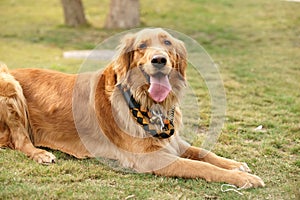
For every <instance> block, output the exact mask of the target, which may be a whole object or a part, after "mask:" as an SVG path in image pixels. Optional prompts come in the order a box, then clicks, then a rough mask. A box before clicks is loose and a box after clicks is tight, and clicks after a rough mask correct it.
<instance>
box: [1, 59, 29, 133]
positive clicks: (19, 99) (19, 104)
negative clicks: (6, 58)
mask: <svg viewBox="0 0 300 200" xmlns="http://www.w3.org/2000/svg"><path fill="white" fill-rule="evenodd" d="M0 123H2V124H5V126H6V127H7V128H11V127H19V126H23V127H24V128H25V130H26V131H27V132H28V134H29V136H31V131H30V124H29V119H28V108H27V102H26V99H25V96H24V94H23V89H22V87H21V85H20V83H19V82H18V81H17V80H16V79H15V78H14V77H13V76H12V75H11V74H10V73H9V71H8V68H7V66H6V65H5V64H4V63H1V62H0ZM0 125H1V124H0ZM0 128H1V127H0ZM2 128H3V127H2Z"/></svg>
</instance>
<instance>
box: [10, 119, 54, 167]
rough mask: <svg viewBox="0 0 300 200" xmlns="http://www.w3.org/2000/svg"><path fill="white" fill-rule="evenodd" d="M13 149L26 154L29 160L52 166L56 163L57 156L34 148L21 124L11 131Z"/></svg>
mask: <svg viewBox="0 0 300 200" xmlns="http://www.w3.org/2000/svg"><path fill="white" fill-rule="evenodd" d="M10 135H11V145H12V146H11V148H13V149H16V150H19V151H21V152H23V153H25V154H26V155H27V156H28V157H29V158H31V159H33V160H34V161H36V162H38V163H40V164H50V163H54V162H55V159H56V158H55V156H54V155H53V154H52V153H50V152H47V151H45V150H42V149H38V148H36V147H34V146H33V144H32V142H31V141H30V138H29V137H28V133H27V131H26V129H25V128H24V127H23V126H22V125H21V124H20V125H19V126H13V127H12V128H11V129H10Z"/></svg>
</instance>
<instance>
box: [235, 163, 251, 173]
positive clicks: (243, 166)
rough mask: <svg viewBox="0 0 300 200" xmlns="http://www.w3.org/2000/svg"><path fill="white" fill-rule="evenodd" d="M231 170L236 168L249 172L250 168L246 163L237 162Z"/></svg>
mask: <svg viewBox="0 0 300 200" xmlns="http://www.w3.org/2000/svg"><path fill="white" fill-rule="evenodd" d="M233 170H238V171H242V172H248V173H250V172H251V169H250V168H249V167H248V165H247V163H244V162H243V163H239V164H238V166H237V167H235V168H233Z"/></svg>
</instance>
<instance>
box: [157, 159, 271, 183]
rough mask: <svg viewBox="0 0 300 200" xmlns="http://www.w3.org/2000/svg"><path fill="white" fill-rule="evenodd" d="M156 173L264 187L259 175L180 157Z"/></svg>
mask: <svg viewBox="0 0 300 200" xmlns="http://www.w3.org/2000/svg"><path fill="white" fill-rule="evenodd" d="M154 174H157V175H161V176H170V177H182V178H203V179H205V180H206V181H208V182H211V181H212V182H226V183H229V184H234V185H236V186H238V187H243V188H250V187H263V186H264V185H265V184H264V182H263V181H262V180H261V178H259V177H258V176H255V175H252V174H249V173H247V172H242V171H237V170H227V169H223V168H220V167H217V166H215V165H212V164H209V163H206V162H202V161H195V160H190V159H185V158H178V159H176V160H175V161H174V162H172V163H171V164H169V165H168V166H167V167H164V168H162V169H158V170H155V171H154Z"/></svg>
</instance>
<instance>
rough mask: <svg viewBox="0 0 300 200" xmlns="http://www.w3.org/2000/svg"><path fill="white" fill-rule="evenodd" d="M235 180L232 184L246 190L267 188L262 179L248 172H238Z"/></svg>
mask: <svg viewBox="0 0 300 200" xmlns="http://www.w3.org/2000/svg"><path fill="white" fill-rule="evenodd" d="M233 178H234V179H233V180H232V184H234V185H236V186H238V187H240V188H245V189H246V188H252V187H264V186H265V183H264V181H263V180H262V179H261V178H260V177H258V176H256V175H253V174H249V173H246V172H241V171H236V172H235V174H234V176H233Z"/></svg>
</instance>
